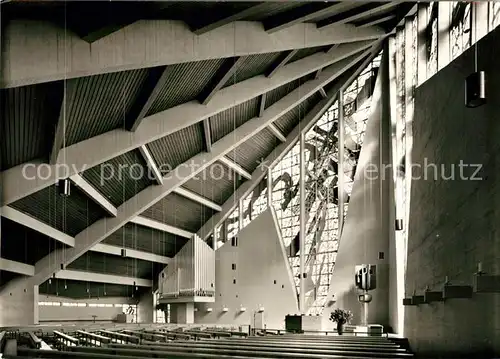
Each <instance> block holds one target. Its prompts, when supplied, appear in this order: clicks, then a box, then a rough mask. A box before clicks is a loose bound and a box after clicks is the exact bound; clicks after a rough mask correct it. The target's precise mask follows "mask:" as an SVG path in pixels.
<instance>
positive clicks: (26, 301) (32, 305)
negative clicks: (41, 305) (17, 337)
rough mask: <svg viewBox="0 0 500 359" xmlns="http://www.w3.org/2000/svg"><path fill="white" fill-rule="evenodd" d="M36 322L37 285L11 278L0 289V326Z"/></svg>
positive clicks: (22, 279) (23, 279) (21, 279)
mask: <svg viewBox="0 0 500 359" xmlns="http://www.w3.org/2000/svg"><path fill="white" fill-rule="evenodd" d="M33 324H38V286H37V285H36V286H33V285H30V284H29V281H28V280H26V279H25V278H19V279H13V280H12V281H10V282H9V283H8V284H7V285H5V286H4V287H2V289H1V290H0V327H3V326H24V325H33Z"/></svg>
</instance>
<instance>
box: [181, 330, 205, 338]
mask: <svg viewBox="0 0 500 359" xmlns="http://www.w3.org/2000/svg"><path fill="white" fill-rule="evenodd" d="M184 334H189V335H190V336H192V337H193V338H195V339H200V338H205V339H211V338H212V335H211V334H208V333H203V332H200V331H198V332H197V331H185V332H184Z"/></svg>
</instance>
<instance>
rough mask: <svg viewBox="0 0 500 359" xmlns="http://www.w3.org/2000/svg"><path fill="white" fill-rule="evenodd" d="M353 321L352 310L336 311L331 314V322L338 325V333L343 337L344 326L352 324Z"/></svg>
mask: <svg viewBox="0 0 500 359" xmlns="http://www.w3.org/2000/svg"><path fill="white" fill-rule="evenodd" d="M351 319H352V312H351V311H350V310H344V309H339V308H337V309H335V310H334V311H333V312H331V313H330V320H331V321H332V322H334V323H337V333H338V334H339V335H342V333H344V324H346V323H350V322H351Z"/></svg>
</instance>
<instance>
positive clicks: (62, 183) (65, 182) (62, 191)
mask: <svg viewBox="0 0 500 359" xmlns="http://www.w3.org/2000/svg"><path fill="white" fill-rule="evenodd" d="M58 186H59V195H61V196H63V197H69V195H70V194H71V185H70V182H69V179H67V178H66V179H62V180H59V183H58Z"/></svg>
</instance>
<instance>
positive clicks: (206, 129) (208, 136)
mask: <svg viewBox="0 0 500 359" xmlns="http://www.w3.org/2000/svg"><path fill="white" fill-rule="evenodd" d="M203 135H204V137H205V149H206V150H207V152H210V151H212V130H211V128H210V120H209V119H208V118H206V119H204V120H203Z"/></svg>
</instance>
